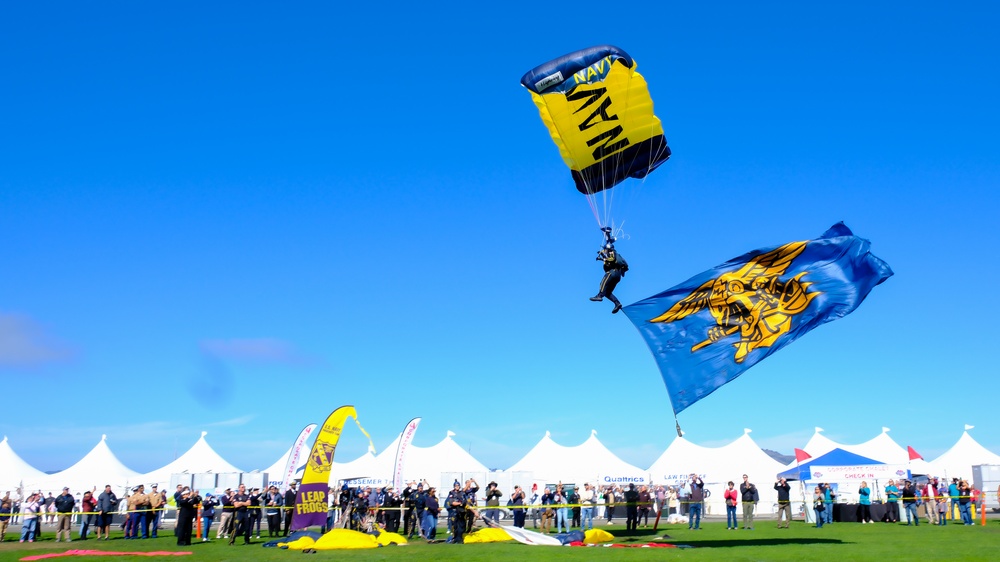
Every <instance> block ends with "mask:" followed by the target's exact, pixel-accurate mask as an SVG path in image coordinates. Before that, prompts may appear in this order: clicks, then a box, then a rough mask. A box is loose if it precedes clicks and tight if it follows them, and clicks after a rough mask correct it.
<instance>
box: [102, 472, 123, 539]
mask: <svg viewBox="0 0 1000 562" xmlns="http://www.w3.org/2000/svg"><path fill="white" fill-rule="evenodd" d="M117 508H118V496H116V495H115V493H114V492H112V491H111V484H107V485H105V486H104V491H103V492H101V495H99V496H97V513H98V517H99V520H98V522H97V539H98V540H100V539H101V532H103V533H104V540H109V539H110V538H111V518H112V517H113V516H114V513H115V509H117Z"/></svg>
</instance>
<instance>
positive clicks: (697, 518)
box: [688, 474, 705, 531]
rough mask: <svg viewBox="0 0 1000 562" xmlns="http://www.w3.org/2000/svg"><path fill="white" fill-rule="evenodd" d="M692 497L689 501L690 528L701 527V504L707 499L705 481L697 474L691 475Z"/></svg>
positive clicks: (696, 528)
mask: <svg viewBox="0 0 1000 562" xmlns="http://www.w3.org/2000/svg"><path fill="white" fill-rule="evenodd" d="M690 482H691V484H690V486H691V499H690V503H688V529H691V530H695V531H697V530H699V529H701V506H702V502H703V501H705V482H703V481H702V479H701V477H699V476H698V475H697V474H692V475H691V480H690Z"/></svg>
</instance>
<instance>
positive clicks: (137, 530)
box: [125, 484, 149, 539]
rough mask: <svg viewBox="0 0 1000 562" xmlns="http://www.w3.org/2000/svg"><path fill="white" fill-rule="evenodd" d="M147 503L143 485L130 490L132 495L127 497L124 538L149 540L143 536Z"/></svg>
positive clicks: (146, 536)
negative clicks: (127, 513)
mask: <svg viewBox="0 0 1000 562" xmlns="http://www.w3.org/2000/svg"><path fill="white" fill-rule="evenodd" d="M148 502H149V500H148V499H147V498H146V487H145V486H144V485H142V484H139V485H138V486H136V487H135V488H133V489H132V495H131V496H129V497H128V510H129V518H128V526H127V527H126V529H125V538H131V539H137V538H139V537H140V536H141V537H142V538H144V539H147V538H149V535H147V534H144V533H145V529H146V513H147V506H148V505H149V503H148Z"/></svg>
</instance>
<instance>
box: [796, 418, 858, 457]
mask: <svg viewBox="0 0 1000 562" xmlns="http://www.w3.org/2000/svg"><path fill="white" fill-rule="evenodd" d="M822 431H823V428H822V427H817V428H816V430H815V431H814V432H813V436H812V437H810V438H809V441H808V442H807V443H806V445H805V447H802V450H803V451H805V452H807V453H809V456H810V457H812V458H817V457H822V456H823V455H825V454H827V453H829V452H830V451H832V450H834V449H843V450H845V451H851V446H850V445H844V444H843V443H837V442H836V441H834V440H832V439H829V438H828V437H827V436H825V435H821V434H820V432H822ZM851 452H852V453H856V454H859V455H861V453H857V452H856V451H851ZM861 456H864V455H861ZM794 464H795V463H794V462H793V463H792V464H791V465H789V466H793V465H794Z"/></svg>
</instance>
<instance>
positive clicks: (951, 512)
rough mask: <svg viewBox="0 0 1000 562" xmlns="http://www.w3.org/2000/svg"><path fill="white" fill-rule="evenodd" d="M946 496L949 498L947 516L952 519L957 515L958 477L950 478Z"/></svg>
mask: <svg viewBox="0 0 1000 562" xmlns="http://www.w3.org/2000/svg"><path fill="white" fill-rule="evenodd" d="M948 497H949V499H950V500H951V507H950V508H949V509H948V517H950V518H951V519H952V521H954V520H955V519H956V518H957V517H958V511H959V507H958V478H952V479H951V484H949V485H948Z"/></svg>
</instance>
